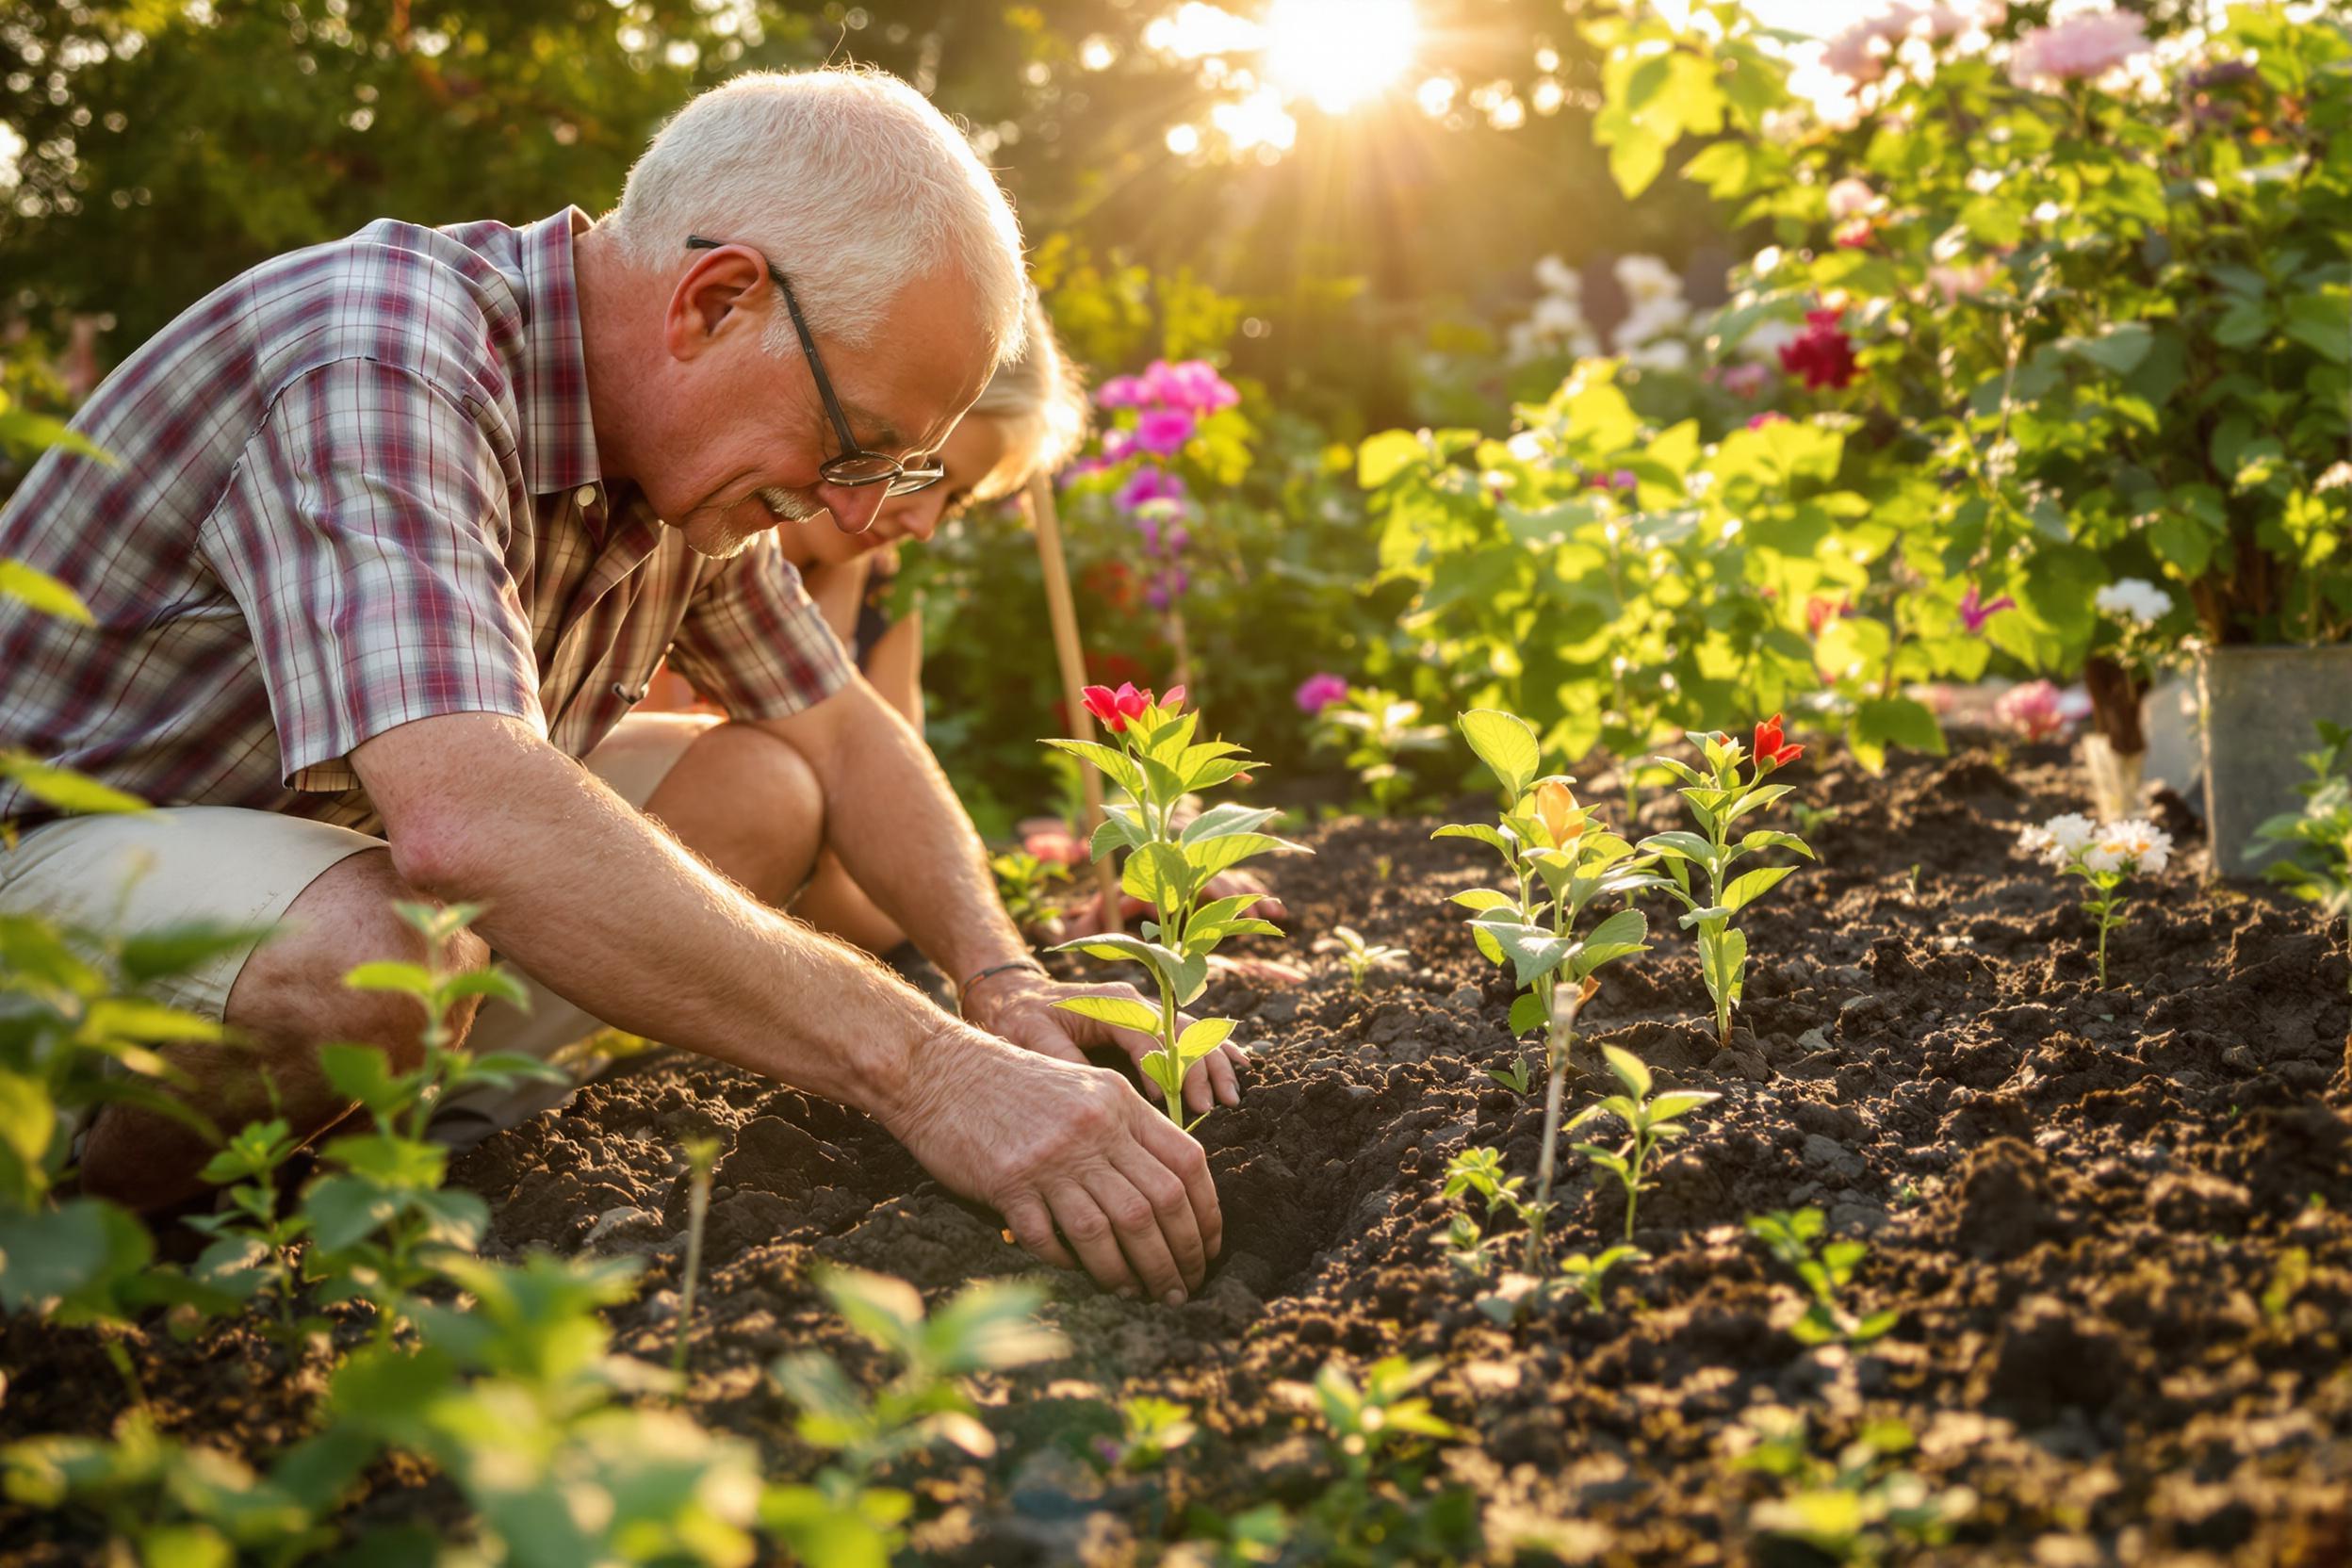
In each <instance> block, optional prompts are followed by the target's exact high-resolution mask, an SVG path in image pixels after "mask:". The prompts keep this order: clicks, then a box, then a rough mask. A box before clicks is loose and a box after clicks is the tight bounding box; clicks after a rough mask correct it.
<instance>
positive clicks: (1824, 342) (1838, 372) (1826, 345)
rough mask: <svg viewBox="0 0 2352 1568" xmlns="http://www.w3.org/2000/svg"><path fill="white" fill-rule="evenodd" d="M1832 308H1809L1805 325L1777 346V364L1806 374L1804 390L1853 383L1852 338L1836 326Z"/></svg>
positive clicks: (1835, 316) (1796, 374) (1799, 374)
mask: <svg viewBox="0 0 2352 1568" xmlns="http://www.w3.org/2000/svg"><path fill="white" fill-rule="evenodd" d="M1780 368H1782V369H1784V370H1786V371H1788V372H1789V374H1790V375H1792V376H1802V377H1804V378H1805V389H1806V390H1807V391H1811V392H1818V391H1820V390H1821V388H1822V387H1824V386H1826V387H1831V388H1833V389H1838V388H1843V387H1846V386H1850V385H1852V384H1854V370H1855V365H1854V339H1852V338H1851V337H1848V336H1847V335H1845V334H1844V333H1843V332H1841V331H1839V330H1838V312H1837V311H1834V310H1808V311H1806V312H1805V331H1804V332H1802V333H1800V334H1798V335H1797V336H1796V337H1795V338H1793V339H1791V340H1790V341H1789V342H1787V343H1784V344H1782V345H1781V347H1780Z"/></svg>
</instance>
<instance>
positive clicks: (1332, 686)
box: [1291, 670, 1348, 716]
mask: <svg viewBox="0 0 2352 1568" xmlns="http://www.w3.org/2000/svg"><path fill="white" fill-rule="evenodd" d="M1291 697H1292V700H1294V701H1295V702H1297V703H1298V704H1299V711H1300V712H1301V713H1305V714H1308V715H1310V716H1312V715H1314V714H1316V713H1320V712H1322V711H1323V710H1325V709H1326V708H1329V707H1330V706H1331V704H1333V703H1335V702H1345V701H1347V700H1348V682H1347V681H1345V680H1343V679H1342V678H1339V677H1338V676H1335V675H1332V674H1331V672H1329V671H1328V670H1318V671H1316V672H1315V674H1314V675H1311V676H1309V677H1307V678H1306V679H1304V680H1302V681H1300V682H1299V690H1298V691H1296V692H1294V693H1292V694H1291Z"/></svg>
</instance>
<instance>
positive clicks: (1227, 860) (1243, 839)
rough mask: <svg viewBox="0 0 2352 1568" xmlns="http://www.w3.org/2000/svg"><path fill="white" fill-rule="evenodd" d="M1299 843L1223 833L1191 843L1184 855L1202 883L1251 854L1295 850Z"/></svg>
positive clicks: (1262, 834)
mask: <svg viewBox="0 0 2352 1568" xmlns="http://www.w3.org/2000/svg"><path fill="white" fill-rule="evenodd" d="M1299 848H1300V846H1299V845H1298V844H1295V843H1292V842H1291V841H1289V840H1288V839H1277V838H1275V837H1273V836H1272V835H1270V834H1266V833H1227V834H1225V835H1223V836H1222V837H1220V838H1215V839H1210V840H1207V841H1204V842H1201V843H1199V844H1196V845H1194V846H1192V848H1191V850H1190V851H1189V853H1188V854H1187V855H1186V857H1185V858H1187V859H1188V860H1190V861H1191V863H1192V869H1193V871H1194V873H1195V874H1197V875H1199V876H1200V878H1201V881H1203V882H1206V881H1207V880H1208V879H1209V878H1210V877H1212V876H1215V875H1216V874H1217V873H1219V872H1221V871H1226V870H1229V869H1231V868H1232V867H1234V866H1237V865H1239V864H1241V862H1242V861H1244V860H1247V859H1250V858H1252V857H1254V856H1259V855H1265V854H1267V853H1269V852H1270V851H1273V850H1278V849H1288V850H1297V849H1299Z"/></svg>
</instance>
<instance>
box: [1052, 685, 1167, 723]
mask: <svg viewBox="0 0 2352 1568" xmlns="http://www.w3.org/2000/svg"><path fill="white" fill-rule="evenodd" d="M1178 690H1179V691H1182V690H1183V688H1181V687H1179V688H1178ZM1078 697H1079V700H1080V701H1081V702H1083V703H1085V704H1086V711H1087V712H1089V713H1092V714H1093V715H1094V716H1095V717H1096V718H1098V719H1100V720H1102V721H1103V727H1105V728H1107V729H1114V730H1117V729H1124V728H1126V727H1127V721H1128V720H1129V719H1133V718H1138V717H1140V716H1141V715H1142V713H1143V711H1144V710H1145V709H1147V708H1149V707H1151V706H1152V688H1150V687H1149V686H1146V687H1145V688H1143V689H1142V690H1141V691H1137V690H1136V689H1135V682H1134V681H1132V680H1122V681H1120V682H1119V690H1118V691H1116V692H1114V691H1112V690H1111V689H1110V688H1109V687H1108V686H1088V687H1086V689H1085V690H1083V691H1082V692H1080V693H1079V694H1078Z"/></svg>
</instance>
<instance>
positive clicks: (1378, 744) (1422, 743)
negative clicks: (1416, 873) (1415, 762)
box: [1315, 686, 1446, 880]
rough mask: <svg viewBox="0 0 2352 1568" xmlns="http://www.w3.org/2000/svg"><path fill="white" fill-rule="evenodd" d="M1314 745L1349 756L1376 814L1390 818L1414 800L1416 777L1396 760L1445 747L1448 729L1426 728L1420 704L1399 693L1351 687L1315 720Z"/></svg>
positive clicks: (1434, 726)
mask: <svg viewBox="0 0 2352 1568" xmlns="http://www.w3.org/2000/svg"><path fill="white" fill-rule="evenodd" d="M1445 743H1446V727H1445V726H1443V725H1435V724H1423V723H1422V722H1421V705H1420V704H1419V703H1417V702H1411V701H1407V700H1406V699H1404V698H1402V697H1399V696H1398V695H1397V694H1396V693H1394V692H1383V691H1380V690H1378V689H1366V688H1364V687H1358V686H1351V687H1349V688H1348V694H1347V696H1345V697H1344V698H1342V699H1340V700H1339V701H1337V702H1331V703H1326V704H1325V705H1324V707H1323V710H1322V711H1321V712H1320V713H1318V714H1316V715H1315V744H1316V745H1317V746H1319V747H1330V748H1331V749H1333V750H1337V751H1343V752H1345V753H1346V754H1347V760H1348V766H1349V767H1350V768H1353V769H1354V770H1355V774H1356V781H1357V782H1358V783H1360V784H1362V785H1363V786H1364V793H1365V794H1366V795H1367V796H1369V797H1370V800H1371V804H1372V809H1373V810H1374V811H1375V812H1377V813H1380V814H1381V815H1386V814H1388V813H1390V812H1393V811H1396V810H1398V809H1402V808H1403V807H1404V806H1405V805H1406V804H1407V803H1408V802H1409V801H1410V800H1411V799H1412V797H1413V776H1412V775H1411V774H1409V773H1407V772H1406V771H1405V769H1404V766H1403V764H1401V763H1399V762H1398V761H1397V758H1398V757H1400V756H1402V755H1403V754H1404V753H1406V752H1413V751H1434V750H1435V749H1437V748H1438V747H1440V746H1442V745H1444V744H1445ZM1383 880H1385V878H1383Z"/></svg>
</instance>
